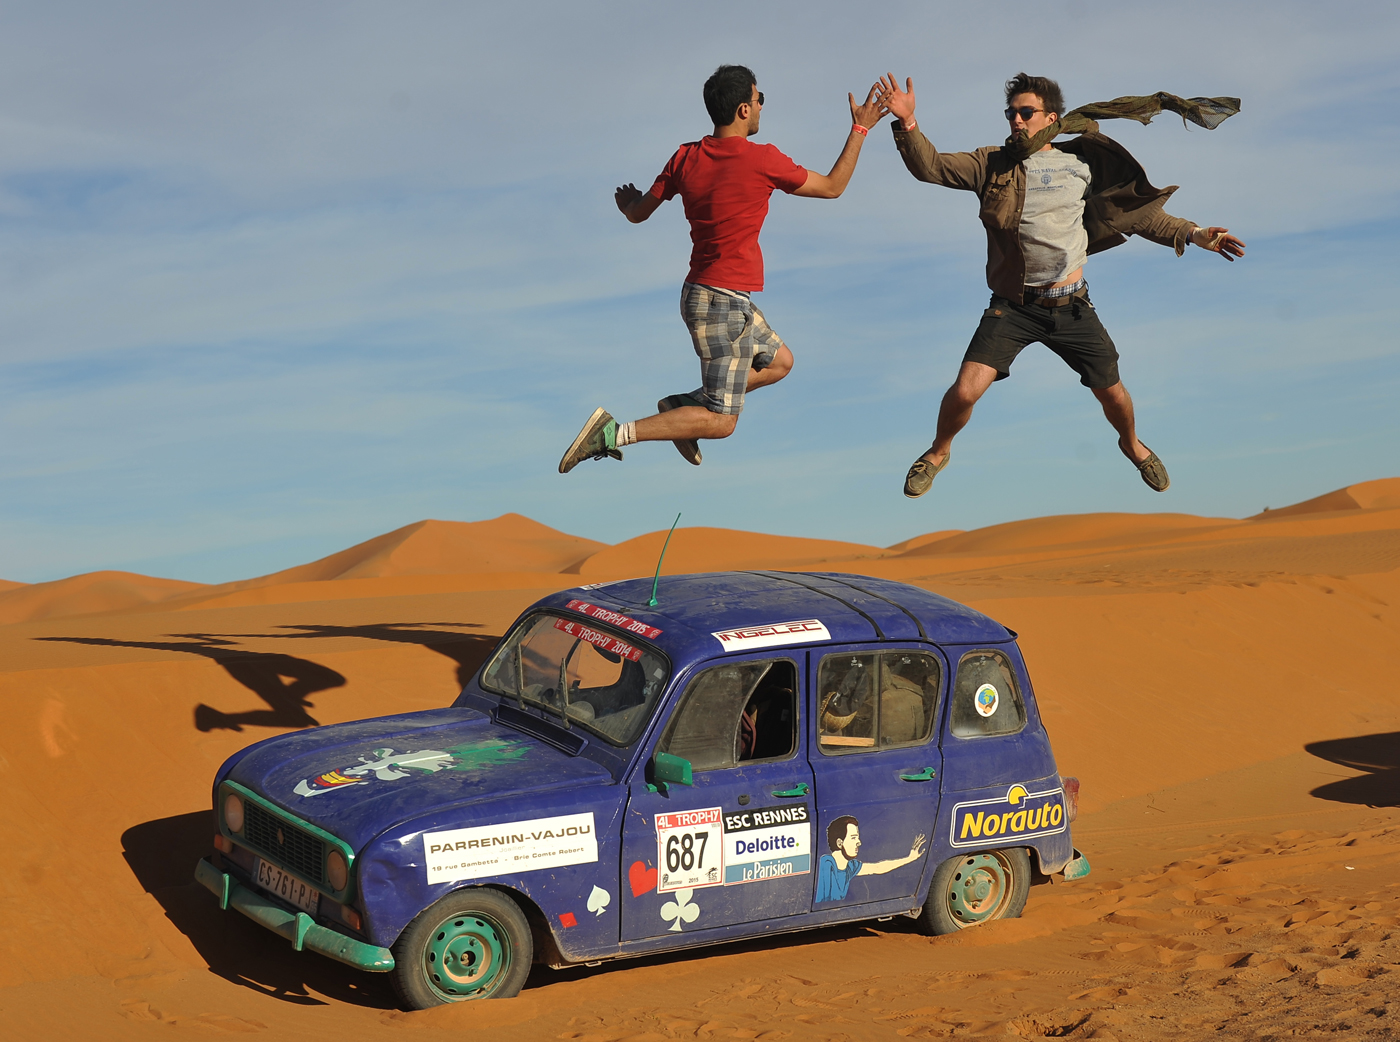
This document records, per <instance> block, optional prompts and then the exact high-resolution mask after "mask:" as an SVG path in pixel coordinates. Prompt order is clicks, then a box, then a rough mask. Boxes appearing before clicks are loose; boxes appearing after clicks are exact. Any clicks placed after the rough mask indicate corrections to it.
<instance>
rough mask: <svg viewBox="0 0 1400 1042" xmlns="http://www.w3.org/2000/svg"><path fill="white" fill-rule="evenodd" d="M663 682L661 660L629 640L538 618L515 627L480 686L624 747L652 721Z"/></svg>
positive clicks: (665, 669) (576, 623)
mask: <svg viewBox="0 0 1400 1042" xmlns="http://www.w3.org/2000/svg"><path fill="white" fill-rule="evenodd" d="M669 674H670V667H669V665H668V664H667V662H666V660H665V658H663V657H662V656H661V655H660V654H659V653H658V652H656V651H653V650H651V649H650V648H647V647H645V646H643V645H640V644H638V643H635V642H634V641H633V639H631V638H626V637H621V636H618V635H616V634H614V633H612V632H611V631H609V630H606V629H604V628H602V627H601V626H597V625H594V624H592V623H585V622H583V621H582V620H580V619H577V618H567V617H563V616H558V615H552V614H548V613H545V614H540V615H535V616H533V617H532V618H530V619H528V620H527V621H526V622H525V623H523V624H522V625H520V626H518V627H516V630H515V632H514V633H512V634H511V635H510V638H509V639H508V640H507V641H506V642H505V643H504V644H503V645H501V647H500V649H499V650H498V651H497V652H496V654H495V656H494V657H493V658H492V659H491V661H490V662H489V663H488V664H487V666H486V669H485V670H484V671H483V673H482V675H481V686H482V687H484V688H486V690H488V691H493V692H495V693H496V694H499V695H502V696H504V697H505V698H508V699H514V700H517V701H519V702H522V703H527V704H530V705H536V706H540V707H541V708H543V709H545V710H546V711H547V712H550V713H553V714H554V715H555V716H558V717H559V718H560V719H561V720H562V721H563V722H564V724H565V725H566V726H569V727H572V726H579V727H582V728H584V729H585V730H587V731H591V732H593V733H594V734H596V735H599V736H600V737H602V738H604V739H606V740H607V741H609V742H611V743H612V744H613V745H627V744H628V743H630V742H631V741H632V740H633V739H634V738H636V737H637V735H638V734H639V733H640V732H641V730H642V728H643V727H644V726H645V725H646V722H647V721H648V720H649V719H650V718H651V713H652V710H653V709H654V708H655V707H656V702H657V699H658V698H660V697H661V692H662V691H664V690H665V688H666V679H667V677H668V676H669Z"/></svg>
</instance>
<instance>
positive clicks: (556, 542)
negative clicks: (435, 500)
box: [184, 514, 607, 603]
mask: <svg viewBox="0 0 1400 1042" xmlns="http://www.w3.org/2000/svg"><path fill="white" fill-rule="evenodd" d="M606 546H607V544H606V543H599V542H595V541H594V540H592V539H584V538H583V537H582V536H574V535H569V534H567V533H565V532H560V531H559V530H558V529H554V528H550V527H549V526H548V525H542V524H540V523H539V522H538V521H533V520H531V519H530V518H528V517H525V516H524V515H523V514H502V515H501V516H500V517H496V518H492V519H490V520H489V521H433V520H427V521H415V522H414V523H413V524H411V525H404V526H403V527H402V528H396V529H394V530H393V531H392V532H385V533H384V534H383V535H379V536H375V537H374V538H373V539H367V540H365V541H364V542H362V543H356V544H355V545H354V546H351V547H348V548H346V549H344V550H341V551H339V552H337V553H333V554H330V555H329V556H327V557H322V558H320V559H319V560H316V561H312V562H310V563H309V564H302V565H297V566H296V567H294V568H285V569H283V570H282V571H280V572H273V573H271V574H269V575H260V576H258V577H256V578H253V579H243V580H239V581H236V582H230V583H223V584H221V585H219V586H210V587H205V588H204V589H203V590H201V591H199V592H198V593H196V594H195V595H193V596H192V597H190V598H185V599H184V602H185V603H189V602H195V601H200V602H202V601H205V600H207V599H209V598H215V597H226V596H228V595H230V594H234V593H239V592H241V591H245V590H257V589H261V588H263V587H268V586H282V585H292V584H304V583H321V582H333V581H339V580H345V579H381V578H386V577H389V576H405V575H468V574H492V573H499V572H547V573H558V572H561V571H564V570H565V569H567V568H569V567H570V566H572V565H576V564H578V563H579V562H580V561H581V560H583V559H584V558H586V557H588V556H589V555H590V554H593V553H596V552H597V551H598V550H600V549H602V548H604V547H606Z"/></svg>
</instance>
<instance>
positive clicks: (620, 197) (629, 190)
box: [613, 184, 642, 213]
mask: <svg viewBox="0 0 1400 1042" xmlns="http://www.w3.org/2000/svg"><path fill="white" fill-rule="evenodd" d="M641 197H642V193H641V192H640V191H639V190H638V189H637V186H636V185H634V184H625V185H623V186H622V187H621V188H619V189H618V190H617V191H616V192H614V193H613V201H614V202H615V203H617V208H618V209H619V210H621V211H622V212H623V213H626V212H627V208H628V207H630V206H631V205H632V204H633V203H635V202H636V201H637V200H638V199H640V198H641Z"/></svg>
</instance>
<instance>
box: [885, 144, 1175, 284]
mask: <svg viewBox="0 0 1400 1042" xmlns="http://www.w3.org/2000/svg"><path fill="white" fill-rule="evenodd" d="M893 126H894V143H895V147H897V148H898V149H899V154H900V155H901V156H902V157H903V158H904V165H905V166H907V167H908V168H909V172H910V173H911V174H913V175H914V176H915V177H917V178H918V179H919V180H920V181H927V182H929V183H930V184H936V185H944V186H945V187H947V188H962V189H964V190H966V191H969V192H976V193H977V196H978V198H979V199H981V200H982V210H981V213H980V214H979V216H980V217H981V218H982V224H983V225H985V226H986V229H987V285H988V286H989V287H991V290H992V292H993V293H995V294H997V296H1000V297H1006V298H1007V299H1008V300H1012V301H1015V302H1016V303H1017V304H1020V303H1022V300H1023V290H1024V285H1025V279H1026V260H1025V258H1024V257H1023V256H1022V255H1021V238H1020V227H1021V210H1022V208H1023V207H1024V206H1025V203H1026V168H1025V166H1024V165H1023V164H1022V163H1020V162H1018V161H1015V160H1013V159H1012V158H1011V157H1010V155H1008V154H1007V153H1006V152H1005V151H1004V150H1003V149H1002V148H1001V146H999V145H991V146H988V147H987V148H979V149H978V150H977V151H976V152H939V151H938V149H936V148H934V147H933V144H932V143H931V142H930V141H929V139H928V138H926V137H924V135H923V134H922V133H921V132H920V131H919V128H918V127H915V128H914V129H913V130H911V131H907V132H906V131H905V130H904V127H903V124H902V123H901V122H900V121H899V120H897V119H896V120H895V121H894V124H893ZM1055 147H1056V148H1058V149H1059V150H1060V151H1062V152H1068V153H1070V154H1071V155H1075V156H1078V157H1079V158H1080V159H1082V160H1083V161H1084V162H1085V163H1087V164H1088V165H1089V172H1090V175H1091V177H1090V182H1089V184H1090V187H1089V192H1090V195H1089V198H1088V199H1086V200H1085V201H1084V229H1085V231H1087V232H1088V233H1089V252H1090V253H1091V254H1093V253H1098V252H1100V251H1101V250H1107V249H1111V248H1112V247H1114V246H1117V245H1119V244H1121V243H1123V242H1124V241H1126V240H1125V239H1124V236H1128V235H1140V236H1142V237H1143V238H1144V239H1151V240H1152V241H1153V242H1159V243H1161V244H1162V245H1163V246H1171V247H1173V248H1174V249H1175V250H1176V255H1177V256H1178V257H1179V256H1181V254H1182V253H1183V252H1184V251H1185V249H1186V243H1187V241H1188V240H1189V237H1190V235H1191V230H1192V229H1193V228H1195V227H1196V225H1194V224H1193V223H1192V222H1190V221H1187V220H1183V219H1182V218H1180V217H1173V216H1172V215H1171V214H1169V213H1167V212H1166V211H1165V210H1164V209H1162V207H1163V204H1165V203H1166V201H1167V199H1168V198H1170V196H1171V194H1172V193H1173V192H1175V191H1176V188H1177V186H1176V185H1172V186H1170V187H1169V188H1153V187H1152V185H1151V184H1150V183H1148V180H1147V174H1146V173H1145V172H1144V171H1143V169H1142V167H1141V165H1139V163H1138V161H1137V160H1136V159H1134V158H1133V157H1132V156H1131V155H1130V154H1129V153H1128V150H1127V149H1126V148H1124V147H1123V146H1122V145H1120V144H1119V143H1118V142H1116V141H1114V140H1113V139H1112V138H1108V137H1105V136H1104V135H1102V134H1100V133H1098V132H1097V131H1090V132H1088V133H1086V134H1081V135H1080V136H1079V137H1076V138H1071V139H1070V140H1068V141H1064V142H1061V143H1060V144H1057V145H1056V146H1055Z"/></svg>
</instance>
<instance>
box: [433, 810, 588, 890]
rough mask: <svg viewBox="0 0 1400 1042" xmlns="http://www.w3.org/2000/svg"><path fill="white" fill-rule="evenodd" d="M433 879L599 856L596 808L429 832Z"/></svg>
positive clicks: (507, 872) (526, 869)
mask: <svg viewBox="0 0 1400 1042" xmlns="http://www.w3.org/2000/svg"><path fill="white" fill-rule="evenodd" d="M423 855H424V866H425V868H426V869H427V873H428V882H429V883H452V882H456V881H457V880H459V879H482V878H486V877H488V876H502V875H515V874H516V873H519V872H537V871H539V870H540V869H542V868H560V867H563V866H564V865H583V864H588V863H589V862H593V861H597V860H598V834H597V832H595V831H594V828H593V812H592V811H589V812H588V813H586V814H562V815H560V816H559V817H555V818H531V819H529V820H527V821H507V822H502V823H501V824H499V825H479V826H475V827H473V828H466V829H449V830H448V831H446V832H425V833H423Z"/></svg>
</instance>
